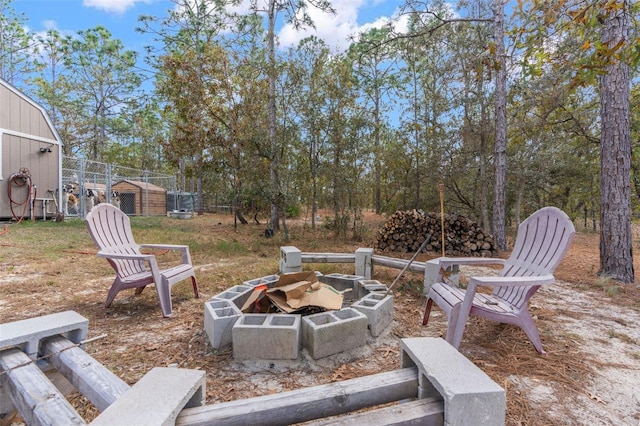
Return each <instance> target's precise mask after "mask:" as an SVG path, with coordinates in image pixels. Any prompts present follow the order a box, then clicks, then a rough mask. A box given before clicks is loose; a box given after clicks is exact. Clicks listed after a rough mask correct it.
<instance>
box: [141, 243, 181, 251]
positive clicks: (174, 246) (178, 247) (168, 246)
mask: <svg viewBox="0 0 640 426" xmlns="http://www.w3.org/2000/svg"><path fill="white" fill-rule="evenodd" d="M140 248H148V249H157V250H189V246H186V245H181V244H140Z"/></svg>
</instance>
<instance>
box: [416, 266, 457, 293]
mask: <svg viewBox="0 0 640 426" xmlns="http://www.w3.org/2000/svg"><path fill="white" fill-rule="evenodd" d="M459 269H460V268H459V266H458V265H453V266H450V267H448V268H447V269H446V271H447V275H448V279H447V281H449V282H453V283H454V284H455V285H458V280H459ZM442 281H443V276H442V271H441V266H440V258H437V259H431V260H428V261H426V262H424V282H423V287H422V292H423V294H424V295H425V296H426V295H427V294H429V289H430V288H431V286H432V285H433V284H435V283H441V282H442Z"/></svg>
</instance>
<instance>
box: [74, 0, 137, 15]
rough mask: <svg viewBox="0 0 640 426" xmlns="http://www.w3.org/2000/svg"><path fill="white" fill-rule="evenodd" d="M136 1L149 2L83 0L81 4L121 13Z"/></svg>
mask: <svg viewBox="0 0 640 426" xmlns="http://www.w3.org/2000/svg"><path fill="white" fill-rule="evenodd" d="M136 3H149V0H84V1H83V3H82V4H83V5H84V6H87V7H95V8H96V9H98V10H104V11H105V12H113V13H120V14H121V13H124V12H125V11H126V10H127V9H129V8H130V7H133V6H135V4H136Z"/></svg>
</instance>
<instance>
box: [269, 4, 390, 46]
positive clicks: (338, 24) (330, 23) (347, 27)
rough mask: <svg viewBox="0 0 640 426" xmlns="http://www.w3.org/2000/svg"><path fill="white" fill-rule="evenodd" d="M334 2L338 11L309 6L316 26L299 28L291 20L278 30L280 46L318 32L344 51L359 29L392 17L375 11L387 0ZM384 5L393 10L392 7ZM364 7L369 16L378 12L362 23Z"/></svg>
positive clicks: (291, 44) (329, 43)
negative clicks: (371, 19)
mask: <svg viewBox="0 0 640 426" xmlns="http://www.w3.org/2000/svg"><path fill="white" fill-rule="evenodd" d="M331 3H332V6H333V8H334V9H335V11H336V14H335V15H331V14H328V13H324V12H322V11H320V10H318V9H315V8H313V7H309V8H308V9H307V12H308V13H309V15H310V16H311V18H312V19H313V22H314V24H315V29H313V28H303V29H298V30H296V29H295V28H293V26H292V25H291V24H287V25H285V26H283V27H282V29H281V30H280V32H279V33H278V39H279V42H280V46H281V47H290V46H296V45H297V44H298V43H299V42H300V40H302V39H304V38H306V37H309V36H311V35H315V36H316V37H318V38H320V39H322V40H324V41H325V42H326V43H327V45H328V46H329V47H330V48H331V49H332V50H334V51H336V52H337V51H343V50H345V49H346V48H347V47H349V45H350V44H351V42H352V39H353V38H354V37H356V38H357V34H358V33H361V32H363V31H366V30H368V29H371V28H380V27H382V26H384V25H387V24H388V23H389V22H390V20H391V16H380V15H377V16H376V15H374V13H375V10H373V9H374V8H375V7H376V6H380V5H381V4H383V3H385V0H332V2H331ZM392 3H396V2H392ZM385 9H386V10H391V9H392V8H389V7H387V8H385ZM365 11H367V12H369V13H368V14H367V15H368V16H376V18H375V20H374V21H372V22H364V23H362V24H359V21H362V18H361V16H362V14H363V13H364V12H365ZM371 12H374V13H371ZM394 12H395V11H394Z"/></svg>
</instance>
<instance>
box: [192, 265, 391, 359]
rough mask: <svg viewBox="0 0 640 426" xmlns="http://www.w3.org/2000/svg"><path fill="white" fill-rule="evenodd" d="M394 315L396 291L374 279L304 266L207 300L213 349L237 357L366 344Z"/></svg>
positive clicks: (320, 354)
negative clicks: (229, 349)
mask: <svg viewBox="0 0 640 426" xmlns="http://www.w3.org/2000/svg"><path fill="white" fill-rule="evenodd" d="M392 319H393V296H392V295H391V294H387V286H386V285H384V284H381V283H380V282H379V281H376V280H367V279H365V278H364V277H360V276H355V275H345V274H337V273H335V274H328V275H322V274H320V273H318V272H316V273H313V272H302V273H293V274H282V275H268V276H265V277H261V278H256V279H253V280H249V281H245V282H244V283H242V284H241V285H236V286H234V287H231V288H229V289H227V290H225V291H223V292H221V293H219V294H217V295H215V296H213V297H212V298H211V299H210V300H208V301H207V302H205V304H204V328H205V332H206V334H207V337H208V340H209V344H210V345H211V346H212V347H213V349H215V350H220V349H224V348H226V347H228V345H231V346H232V348H233V356H234V359H236V360H240V361H242V360H250V359H262V360H279V359H297V358H298V357H299V355H300V349H301V348H302V349H306V352H307V353H308V354H309V355H310V356H311V357H312V358H313V359H320V358H324V357H327V356H330V355H333V354H337V353H340V352H344V351H347V350H350V349H354V348H357V347H360V346H364V345H366V344H367V340H368V339H370V338H376V337H378V336H379V335H380V334H381V333H382V332H383V331H384V330H385V329H386V327H387V326H388V325H389V324H390V323H391V321H392Z"/></svg>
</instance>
